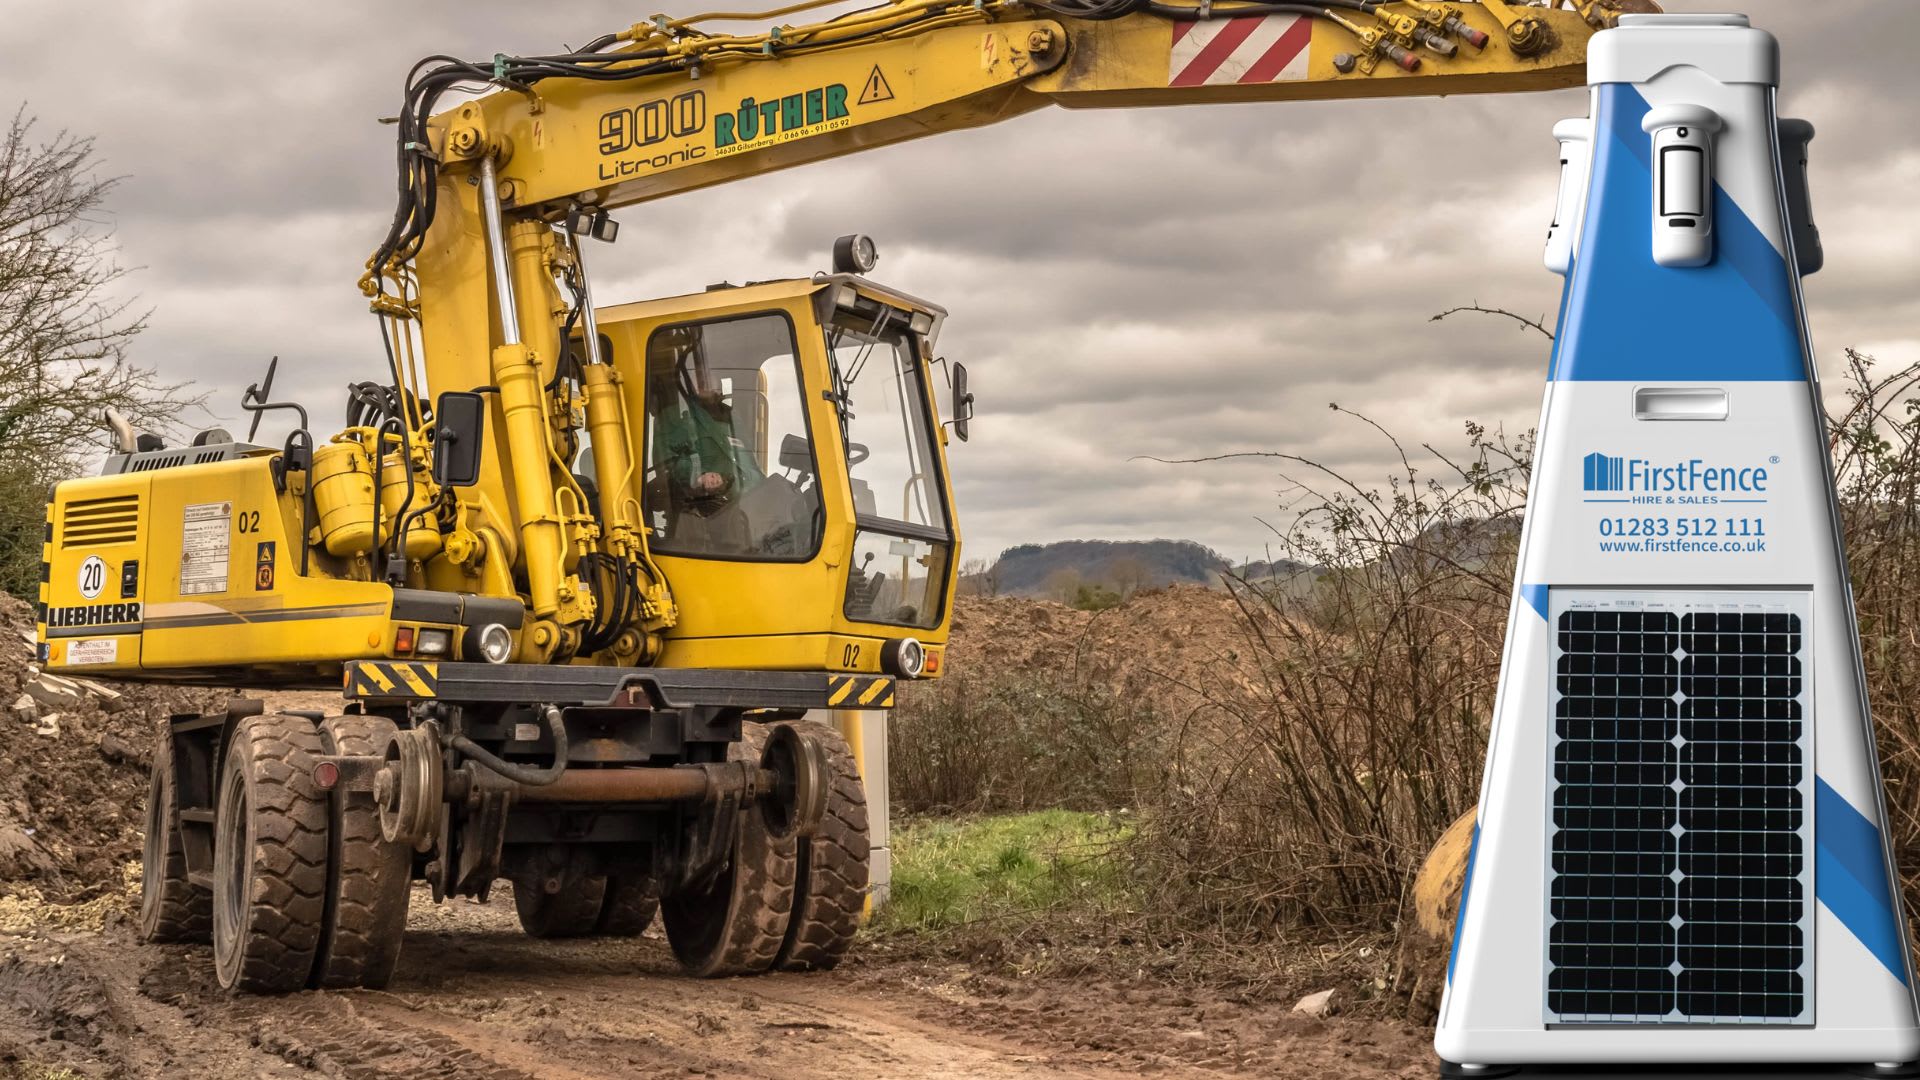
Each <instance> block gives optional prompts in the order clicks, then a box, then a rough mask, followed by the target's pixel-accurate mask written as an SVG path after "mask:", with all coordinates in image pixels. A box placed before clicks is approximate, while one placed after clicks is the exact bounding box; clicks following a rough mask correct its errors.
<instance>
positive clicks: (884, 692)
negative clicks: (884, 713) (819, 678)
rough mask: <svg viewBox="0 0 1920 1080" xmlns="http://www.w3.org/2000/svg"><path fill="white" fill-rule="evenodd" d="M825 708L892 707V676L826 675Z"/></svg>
mask: <svg viewBox="0 0 1920 1080" xmlns="http://www.w3.org/2000/svg"><path fill="white" fill-rule="evenodd" d="M827 708H829V709H891V708H893V676H891V675H829V676H827Z"/></svg>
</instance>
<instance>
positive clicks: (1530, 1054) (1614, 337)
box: [1435, 15, 1920, 1075]
mask: <svg viewBox="0 0 1920 1080" xmlns="http://www.w3.org/2000/svg"><path fill="white" fill-rule="evenodd" d="M1778 68H1779V63H1778V48H1777V45H1776V43H1775V41H1774V39H1773V37H1772V36H1770V35H1768V34H1766V33H1764V32H1762V31H1760V30H1756V29H1753V28H1751V27H1750V26H1749V25H1748V23H1747V20H1746V19H1745V18H1744V17H1741V16H1735V15H1714V16H1693V15H1662V16H1652V15H1649V16H1627V17H1624V18H1622V20H1621V25H1620V28H1619V29H1617V30H1612V31H1609V32H1606V33H1603V34H1600V35H1598V36H1597V37H1595V38H1594V40H1593V42H1592V46H1591V49H1590V50H1589V55H1588V71H1589V76H1588V77H1589V81H1590V83H1591V86H1592V118H1591V121H1590V122H1588V121H1571V122H1567V123H1564V124H1563V125H1562V126H1561V127H1560V128H1558V129H1556V134H1557V135H1558V136H1559V137H1560V139H1561V145H1562V157H1563V159H1566V160H1567V162H1568V164H1567V167H1566V168H1564V169H1563V170H1562V174H1563V177H1566V178H1567V180H1568V182H1570V183H1578V184H1583V187H1584V190H1583V191H1581V192H1579V193H1577V196H1576V197H1575V198H1572V199H1567V198H1565V197H1564V195H1563V200H1562V205H1563V208H1564V209H1563V211H1562V213H1561V214H1560V215H1558V217H1557V220H1556V223H1555V229H1554V235H1553V239H1552V240H1551V241H1550V250H1549V255H1548V263H1549V265H1550V266H1554V267H1555V268H1556V269H1560V270H1562V271H1563V272H1565V273H1566V274H1567V275H1568V280H1567V287H1566V292H1565V296H1564V299H1563V301H1562V306H1561V319H1560V326H1561V332H1560V335H1559V339H1558V341H1557V343H1556V345H1555V351H1554V356H1553V362H1552V369H1551V374H1550V379H1549V383H1548V386H1547V391H1546V398H1545V403H1544V406H1543V410H1542V415H1541V420H1540V439H1539V455H1538V459H1537V461H1536V467H1535V473H1534V481H1535V482H1534V485H1533V492H1532V497H1531V500H1530V504H1529V506H1528V508H1527V518H1526V529H1525V533H1524V535H1523V537H1522V541H1521V549H1520V562H1519V572H1518V580H1517V582H1516V588H1515V595H1514V603H1513V610H1512V613H1511V616H1510V622H1509V628H1508V631H1507V644H1506V654H1505V658H1504V662H1503V665H1502V670H1501V674H1500V690H1499V699H1498V705H1497V707H1496V716H1495V720H1494V724H1493V729H1492V745H1491V747H1490V749H1489V756H1488V763H1487V772H1486V779H1485V782H1484V787H1483V789H1482V791H1481V800H1480V819H1479V824H1478V828H1477V829H1476V833H1475V840H1474V849H1473V855H1472V856H1471V857H1470V861H1469V866H1468V871H1467V887H1466V896H1465V898H1464V900H1463V902H1462V910H1461V916H1460V925H1459V929H1458V931H1457V935H1456V941H1455V948H1454V961H1453V964H1452V967H1451V969H1450V973H1449V980H1448V990H1447V995H1446V1000H1445V1003H1444V1005H1443V1006H1442V1010H1441V1017H1440V1027H1439V1032H1438V1035H1437V1037H1436V1040H1435V1043H1436V1048H1437V1050H1438V1051H1439V1054H1440V1057H1441V1058H1442V1059H1443V1060H1444V1061H1446V1062H1449V1063H1457V1064H1450V1065H1449V1066H1448V1071H1449V1072H1453V1073H1456V1074H1457V1073H1465V1072H1478V1073H1480V1074H1482V1075H1493V1074H1498V1073H1501V1072H1510V1071H1513V1070H1514V1068H1515V1067H1530V1066H1547V1067H1554V1066H1559V1067H1567V1066H1572V1067H1592V1066H1628V1067H1629V1068H1628V1069H1626V1070H1622V1071H1630V1069H1631V1067H1632V1066H1636V1065H1667V1066H1673V1067H1675V1068H1676V1070H1677V1071H1684V1072H1691V1071H1693V1070H1697V1069H1699V1068H1701V1067H1703V1066H1713V1065H1747V1066H1751V1065H1760V1064H1762V1063H1764V1064H1765V1065H1767V1066H1769V1067H1780V1066H1788V1067H1804V1069H1803V1070H1802V1071H1810V1072H1820V1071H1825V1070H1828V1069H1831V1068H1833V1067H1842V1068H1851V1069H1864V1070H1865V1071H1866V1072H1868V1073H1869V1074H1874V1073H1878V1074H1881V1075H1905V1074H1906V1072H1907V1070H1906V1068H1904V1063H1909V1062H1913V1061H1914V1060H1915V1059H1920V1026H1917V1024H1916V1015H1915V999H1914V995H1913V989H1912V974H1913V973H1912V966H1911V962H1910V959H1909V957H1908V954H1907V948H1906V938H1905V926H1906V923H1905V918H1904V915H1903V912H1902V909H1901V902H1900V898H1899V893H1898V891H1897V889H1896V888H1895V883H1896V882H1897V881H1898V877H1897V875H1896V874H1895V872H1894V866H1893V858H1892V853H1891V848H1890V846H1889V841H1888V836H1887V828H1886V813H1885V810H1884V807H1883V805H1882V800H1881V784H1880V776H1879V763H1878V759H1877V757H1876V755H1875V752H1874V743H1873V733H1872V726H1871V721H1870V719H1869V716H1868V711H1867V701H1866V690H1865V684H1864V677H1863V673H1862V669H1861V663H1860V644H1859V639H1858V632H1857V629H1856V625H1855V621H1854V610H1853V598H1852V594H1851V591H1850V589H1849V585H1848V578H1847V568H1846V561H1845V555H1844V553H1843V551H1842V549H1841V537H1840V531H1839V524H1838V518H1837V513H1836V509H1835V493H1834V480H1833V475H1832V471H1831V467H1830V465H1829V460H1828V455H1827V446H1826V440H1825V437H1824V425H1823V421H1822V413H1821V409H1820V405H1819V383H1818V381H1817V373H1816V371H1815V367H1814V361H1813V357H1812V355H1811V352H1810V351H1809V347H1808V344H1807V335H1806V328H1805V317H1804V313H1803V309H1802V302H1801V295H1800V286H1799V278H1800V275H1801V274H1802V273H1808V272H1811V271H1813V270H1815V269H1817V268H1818V266H1819V241H1818V238H1817V236H1816V235H1815V234H1814V233H1813V230H1812V224H1811V219H1810V215H1809V211H1808V208H1807V200H1806V183H1805V175H1804V167H1805V161H1804V150H1805V145H1806V142H1807V141H1808V140H1809V139H1810V138H1811V136H1812V130H1811V128H1809V127H1808V126H1807V125H1805V124H1803V123H1800V122H1798V121H1791V120H1780V119H1779V118H1778V117H1777V116H1776V115H1775V112H1774V93H1775V87H1776V85H1777V83H1778ZM1582 155H1589V157H1588V158H1587V160H1581V158H1582ZM1783 157H1784V161H1785V164H1786V166H1787V168H1786V169H1785V170H1783V169H1782V162H1783ZM1569 253H1570V258H1569ZM1569 263H1570V265H1569Z"/></svg>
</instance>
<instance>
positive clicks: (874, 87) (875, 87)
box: [859, 64, 893, 105]
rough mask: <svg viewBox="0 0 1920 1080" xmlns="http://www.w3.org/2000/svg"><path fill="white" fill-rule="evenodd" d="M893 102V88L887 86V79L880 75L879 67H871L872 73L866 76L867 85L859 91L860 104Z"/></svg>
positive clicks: (877, 65)
mask: <svg viewBox="0 0 1920 1080" xmlns="http://www.w3.org/2000/svg"><path fill="white" fill-rule="evenodd" d="M892 100H893V87H891V86H888V85H887V77H886V76H885V75H882V74H880V65H879V64H875V65H873V71H872V72H871V73H869V74H868V75H867V85H866V86H864V87H862V88H861V90H860V102H859V103H860V104H862V105H872V104H875V103H876V102H881V101H892Z"/></svg>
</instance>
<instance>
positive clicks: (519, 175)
mask: <svg viewBox="0 0 1920 1080" xmlns="http://www.w3.org/2000/svg"><path fill="white" fill-rule="evenodd" d="M1352 2H1353V3H1354V5H1355V6H1353V7H1332V8H1324V9H1321V8H1317V7H1308V6H1307V5H1301V4H1218V5H1211V6H1208V5H1202V6H1198V7H1191V8H1174V7H1169V6H1167V5H1161V4H1145V5H1137V6H1138V7H1140V8H1141V10H1138V11H1135V12H1133V13H1131V14H1125V15H1121V16H1119V17H1115V18H1100V19H1082V18H1072V17H1062V16H1055V15H1053V14H1052V13H1051V12H1048V11H1044V10H1040V9H1038V8H1036V7H1034V6H1030V5H1026V4H1016V3H1008V2H993V0H989V2H985V3H981V4H978V5H969V6H953V5H945V4H942V5H931V4H927V3H924V2H918V3H900V4H893V5H888V6H885V7H882V8H879V9H875V10H874V11H871V12H864V13H858V14H857V15H855V16H847V17H843V18H842V19H837V20H831V21H829V22H826V23H822V24H819V25H818V26H816V27H810V28H802V29H798V30H796V29H794V28H791V27H787V28H782V29H781V30H775V31H770V32H768V33H767V34H765V35H760V36H756V37H752V38H737V37H714V36H708V35H702V34H697V33H695V32H694V31H693V30H692V29H691V28H690V27H689V25H688V24H686V23H668V24H664V25H657V24H652V23H645V24H640V26H639V27H637V28H634V29H632V30H629V31H628V32H626V36H627V37H630V38H638V39H639V40H637V41H635V42H634V43H633V44H632V45H631V47H630V48H629V49H628V50H627V51H624V52H622V51H615V52H610V53H607V54H606V56H605V59H604V60H602V61H600V62H599V63H598V64H597V66H596V75H595V77H594V78H591V79H588V78H546V79H542V80H541V81H538V82H534V83H530V84H524V85H522V86H521V87H520V88H518V89H506V90H502V91H501V92H498V93H493V94H489V95H487V96H485V97H483V98H480V99H477V100H475V101H473V102H469V103H467V104H465V105H462V106H460V107H458V108H456V109H454V110H451V111H449V112H447V113H444V114H442V115H440V116H439V117H437V118H436V121H435V124H434V127H435V129H436V130H435V131H434V137H433V145H434V148H435V151H436V153H437V154H438V155H439V158H440V161H441V163H442V164H443V165H452V164H455V163H458V162H460V161H463V160H470V159H474V158H477V157H478V156H480V155H482V154H486V153H489V152H493V151H498V150H502V149H504V150H506V151H507V153H506V155H504V156H505V157H506V159H507V160H506V161H505V163H504V164H503V168H502V172H503V175H504V176H505V177H506V178H507V179H508V180H509V182H510V191H509V192H508V195H509V198H510V201H511V202H512V203H514V204H517V205H520V206H533V205H541V204H559V203H564V202H568V201H573V200H578V201H581V202H585V203H590V204H592V205H596V206H600V207H615V206H621V205H628V204H632V203H636V202H642V201H646V200H650V199H657V198H661V197H663V196H666V195H671V194H675V193H678V192H682V191H688V190H692V189H695V188H699V187H705V186H708V185H712V184H717V183H723V182H726V181H729V180H735V179H740V178H743V177H747V176H753V175H758V174H761V173H765V172H770V171H773V170H777V169H781V168H786V167H789V166H793V165H799V164H804V163H807V162H813V161H820V160H824V159H828V158H833V157H839V156H841V155H844V154H850V153H854V152H856V151H860V150H865V149H868V148H871V147H876V146H883V145H888V144H891V143H897V142H901V141H904V140H907V139H912V138H917V137H920V136H923V135H931V134H938V133H940V132H945V131H952V130H957V129H961V128H968V127H978V126H981V125H985V124H990V123H994V122H997V121H1000V120H1004V119H1008V118H1010V117H1013V116H1017V115H1020V114H1023V113H1026V112H1030V111H1033V110H1036V109H1039V108H1042V107H1045V106H1047V105H1055V104H1057V105H1061V106H1065V107H1069V108H1115V107H1134V106H1161V105H1189V104H1211V103H1231V102H1252V101H1304V100H1318V99H1332V98H1361V97H1407V96H1432V95H1443V94H1461V93H1495V92H1505V91H1525V90H1545V89H1554V88H1559V87H1567V86H1574V85H1578V84H1579V83H1580V82H1581V81H1582V79H1583V78H1584V70H1585V60H1586V42H1587V40H1588V38H1589V37H1590V36H1591V35H1592V33H1594V32H1595V29H1596V26H1597V25H1603V24H1604V21H1605V18H1606V13H1607V12H1608V11H1610V10H1611V9H1608V8H1605V7H1602V6H1599V5H1588V7H1587V10H1586V11H1584V12H1583V11H1581V10H1570V9H1559V8H1543V7H1527V6H1520V5H1506V4H1502V5H1499V7H1498V9H1496V8H1495V7H1490V6H1484V5H1481V4H1478V3H1447V4H1442V3H1425V2H1424V0H1423V2H1420V3H1410V2H1401V3H1392V4H1365V3H1360V2H1359V0H1352ZM1362 9H1364V10H1362ZM1316 11H1318V12H1319V13H1318V14H1316V13H1315V12H1316ZM1242 12H1246V13H1245V14H1243V13H1242ZM1508 20H1513V21H1514V22H1518V23H1520V24H1523V29H1524V33H1522V32H1519V31H1515V30H1512V29H1510V24H1509V21H1508ZM1396 29H1397V30H1400V31H1403V32H1402V33H1400V34H1398V35H1396V34H1395V33H1394V31H1395V30H1396ZM1476 41H1477V42H1479V43H1480V44H1479V45H1477V46H1476V45H1475V44H1474V42H1476ZM1436 49H1445V50H1448V52H1447V53H1446V54H1444V55H1443V54H1442V53H1441V52H1438V51H1436ZM626 57H631V59H623V58H626ZM622 72H631V73H634V74H629V75H626V76H625V77H620V76H621V73H622ZM641 72H647V73H644V74H641ZM503 81H505V80H503Z"/></svg>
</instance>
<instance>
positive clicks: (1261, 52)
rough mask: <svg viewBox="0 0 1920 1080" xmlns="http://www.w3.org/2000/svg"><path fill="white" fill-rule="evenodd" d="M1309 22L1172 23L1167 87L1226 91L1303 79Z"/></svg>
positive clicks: (1298, 18)
mask: <svg viewBox="0 0 1920 1080" xmlns="http://www.w3.org/2000/svg"><path fill="white" fill-rule="evenodd" d="M1312 43H1313V20H1312V19H1311V18H1310V17H1308V16H1305V15H1267V16H1262V17H1253V16H1249V17H1246V18H1241V19H1210V20H1206V21H1204V22H1176V23H1174V24H1173V46H1172V49H1171V51H1170V53H1169V54H1168V55H1169V58H1168V63H1167V85H1169V86H1230V85H1232V84H1234V83H1268V82H1290V81H1294V80H1298V79H1304V78H1306V77H1307V55H1308V49H1307V47H1308V46H1309V45H1311V44H1312Z"/></svg>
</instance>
